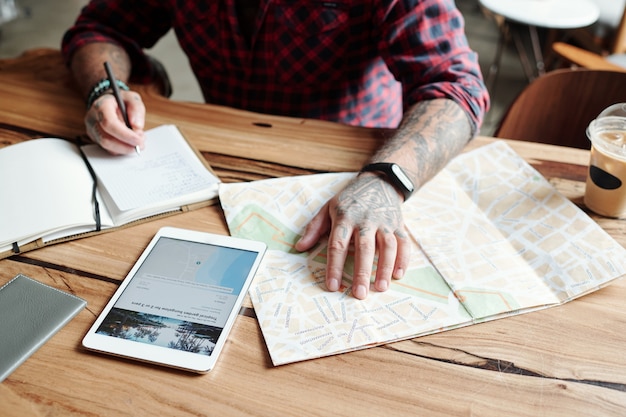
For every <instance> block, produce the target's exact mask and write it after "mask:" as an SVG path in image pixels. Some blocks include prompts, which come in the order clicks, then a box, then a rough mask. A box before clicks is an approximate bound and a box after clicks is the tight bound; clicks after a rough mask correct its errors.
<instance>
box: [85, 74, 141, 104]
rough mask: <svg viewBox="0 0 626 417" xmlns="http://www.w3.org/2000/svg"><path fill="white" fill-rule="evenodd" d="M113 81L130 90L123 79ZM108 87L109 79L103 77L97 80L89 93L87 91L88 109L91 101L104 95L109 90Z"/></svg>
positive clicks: (109, 86)
mask: <svg viewBox="0 0 626 417" xmlns="http://www.w3.org/2000/svg"><path fill="white" fill-rule="evenodd" d="M115 81H116V82H117V85H118V87H119V88H121V89H122V90H126V91H128V90H130V89H129V88H128V86H127V85H126V84H125V83H124V82H123V81H120V80H115ZM109 88H111V81H109V79H108V78H103V79H101V80H100V81H98V83H97V84H96V85H95V86H94V87H93V88H92V89H91V93H89V96H88V97H87V110H89V109H90V108H91V105H92V104H93V102H94V101H96V100H97V99H98V98H99V97H100V96H102V95H104V94H105V93H106V92H107V90H109Z"/></svg>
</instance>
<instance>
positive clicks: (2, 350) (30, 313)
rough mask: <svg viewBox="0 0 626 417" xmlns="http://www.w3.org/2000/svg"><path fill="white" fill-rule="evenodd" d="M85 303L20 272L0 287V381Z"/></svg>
mask: <svg viewBox="0 0 626 417" xmlns="http://www.w3.org/2000/svg"><path fill="white" fill-rule="evenodd" d="M86 304H87V302H86V301H85V300H83V299H81V298H78V297H75V296H73V295H71V294H68V293H66V292H63V291H60V290H57V289H56V288H53V287H50V286H48V285H45V284H42V283H41V282H39V281H35V280H34V279H31V278H28V277H27V276H25V275H22V274H18V275H17V276H15V278H13V279H12V280H11V281H9V282H7V283H6V284H5V285H4V286H3V287H0V382H2V381H3V380H4V379H5V378H6V377H7V376H9V374H10V373H11V372H13V370H14V369H15V368H17V367H18V366H19V365H20V364H21V363H22V362H24V361H25V360H26V359H28V357H29V356H30V355H32V354H33V353H34V352H35V351H36V350H37V349H38V348H39V347H40V346H41V345H43V344H44V343H45V342H46V341H47V340H48V339H50V338H51V337H52V336H53V335H54V334H55V333H56V332H57V331H59V330H60V329H61V328H62V327H63V326H65V324H66V323H67V322H69V321H70V320H71V319H72V318H73V317H74V316H75V315H76V314H78V313H79V312H80V311H81V310H82V309H83V308H85V305H86Z"/></svg>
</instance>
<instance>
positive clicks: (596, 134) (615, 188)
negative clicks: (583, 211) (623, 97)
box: [584, 116, 626, 218]
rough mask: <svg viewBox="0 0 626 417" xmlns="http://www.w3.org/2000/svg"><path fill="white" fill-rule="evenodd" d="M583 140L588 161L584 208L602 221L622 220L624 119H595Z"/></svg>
mask: <svg viewBox="0 0 626 417" xmlns="http://www.w3.org/2000/svg"><path fill="white" fill-rule="evenodd" d="M587 136H588V137H589V139H590V140H591V158H590V161H589V173H588V175H587V185H586V189H585V198H584V201H585V205H586V206H587V207H588V208H589V209H590V210H592V211H594V212H595V213H597V214H600V215H603V216H606V217H616V218H626V118H624V117H615V116H607V117H599V118H597V119H596V120H594V121H592V122H591V123H590V125H589V127H588V129H587Z"/></svg>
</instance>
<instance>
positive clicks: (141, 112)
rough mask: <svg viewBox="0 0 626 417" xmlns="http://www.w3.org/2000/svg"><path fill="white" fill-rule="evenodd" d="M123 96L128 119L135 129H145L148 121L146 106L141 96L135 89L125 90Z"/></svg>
mask: <svg viewBox="0 0 626 417" xmlns="http://www.w3.org/2000/svg"><path fill="white" fill-rule="evenodd" d="M122 97H123V99H124V102H125V103H126V111H127V113H128V120H129V121H130V124H131V126H132V127H133V130H143V128H144V126H145V122H146V106H145V105H144V103H143V100H142V99H141V96H140V95H139V94H138V93H136V92H134V91H123V92H122Z"/></svg>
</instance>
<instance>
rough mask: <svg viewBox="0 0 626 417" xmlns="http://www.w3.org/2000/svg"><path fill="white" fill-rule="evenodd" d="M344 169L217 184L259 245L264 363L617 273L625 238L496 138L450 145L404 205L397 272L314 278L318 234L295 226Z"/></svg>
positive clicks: (409, 332)
mask: <svg viewBox="0 0 626 417" xmlns="http://www.w3.org/2000/svg"><path fill="white" fill-rule="evenodd" d="M354 175H355V174H354V173H340V174H318V175H309V176H299V177H288V178H277V179H270V180H262V181H255V182H250V183H237V184H224V185H222V187H221V189H220V200H221V204H222V207H223V209H224V212H225V214H226V219H227V222H228V226H229V228H230V232H231V234H232V235H233V236H238V237H244V238H248V239H255V240H261V241H264V242H265V243H267V245H268V247H269V250H268V253H267V254H266V256H265V259H264V268H261V270H260V271H259V272H258V274H257V277H256V279H255V281H254V283H253V284H252V287H251V289H250V297H251V300H252V303H253V305H254V308H255V311H256V315H257V317H258V320H259V323H260V326H261V329H262V332H263V336H264V338H265V341H266V344H267V346H268V349H269V353H270V356H271V358H272V362H273V363H274V365H281V364H286V363H290V362H295V361H301V360H306V359H312V358H318V357H322V356H327V355H332V354H337V353H341V352H348V351H352V350H357V349H363V348H367V347H371V346H375V345H380V344H383V343H389V342H392V341H397V340H402V339H408V338H413V337H416V336H422V335H426V334H431V333H436V332H441V331H444V330H449V329H454V328H458V327H461V326H467V325H470V324H473V323H479V322H484V321H488V320H493V319H497V318H502V317H507V316H511V315H517V314H521V313H526V312H530V311H534V310H538V309H543V308H547V307H551V306H556V305H559V304H562V303H565V302H567V301H570V300H572V299H574V298H577V297H580V296H582V295H584V294H587V293H589V292H592V291H595V290H597V289H599V288H601V287H602V286H604V285H607V284H608V283H610V282H611V281H612V280H614V279H616V278H618V277H620V276H622V275H624V274H626V249H624V248H623V247H622V246H621V245H619V244H618V243H617V242H616V241H615V240H613V238H611V237H610V236H609V235H608V234H607V233H606V232H605V231H604V230H603V229H602V228H601V227H600V226H598V225H597V224H596V223H595V222H594V221H593V220H592V219H591V218H589V217H588V216H587V215H586V214H585V213H584V212H583V211H582V210H580V209H579V208H578V207H576V206H575V205H574V204H573V203H572V202H570V201H569V200H568V199H567V198H565V197H564V196H562V195H561V194H559V193H558V191H556V190H555V189H554V187H552V185H550V183H548V182H547V181H546V179H545V178H543V177H542V176H541V174H539V173H538V172H537V171H536V170H535V169H534V168H532V167H531V166H530V165H528V164H527V163H526V162H525V161H524V160H523V159H522V158H521V157H520V156H519V155H517V154H516V153H515V152H514V151H513V150H512V149H511V148H510V147H509V146H508V145H507V144H506V143H504V142H495V143H492V144H490V145H487V146H484V147H481V148H479V149H476V150H474V151H471V152H468V153H466V154H463V155H460V156H458V157H457V158H456V159H454V160H453V161H452V162H451V163H450V164H449V165H448V166H447V167H446V168H445V169H444V170H442V171H441V172H440V173H439V174H438V175H437V176H436V177H435V178H433V179H432V180H431V181H430V182H429V183H427V184H426V185H425V186H423V187H422V188H421V189H420V190H419V191H418V192H417V193H415V194H414V195H413V197H411V199H409V200H408V201H407V202H406V203H404V205H403V214H404V220H405V223H406V225H407V227H408V229H409V232H410V234H411V237H412V239H413V242H412V244H413V247H412V256H411V264H410V267H409V269H408V270H407V272H406V274H405V277H404V278H403V279H401V280H398V281H396V280H392V284H391V287H390V288H389V290H387V291H386V292H377V291H375V290H372V291H371V292H370V295H369V297H368V298H367V299H366V300H362V301H361V300H357V299H355V298H354V297H352V295H351V277H352V275H351V274H352V266H353V263H352V258H351V257H349V258H348V261H347V263H346V268H345V273H344V280H343V286H342V288H341V291H338V292H329V291H327V290H326V287H325V284H324V275H325V265H326V243H325V242H321V243H320V244H319V245H318V246H317V247H316V248H315V249H314V250H312V251H310V252H307V253H299V252H297V251H296V250H295V249H294V244H295V242H297V240H298V239H299V237H300V236H301V233H302V232H303V231H304V227H305V226H306V224H307V223H308V221H309V220H310V219H311V218H312V217H313V216H314V215H315V213H316V212H317V211H318V210H319V209H320V208H321V206H322V205H323V204H324V203H325V202H326V201H327V200H328V199H329V198H331V197H332V196H333V195H334V194H335V193H336V192H337V191H338V190H340V189H342V188H343V187H344V186H345V184H346V183H347V182H348V181H349V180H350V179H351V178H353V176H354Z"/></svg>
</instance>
